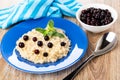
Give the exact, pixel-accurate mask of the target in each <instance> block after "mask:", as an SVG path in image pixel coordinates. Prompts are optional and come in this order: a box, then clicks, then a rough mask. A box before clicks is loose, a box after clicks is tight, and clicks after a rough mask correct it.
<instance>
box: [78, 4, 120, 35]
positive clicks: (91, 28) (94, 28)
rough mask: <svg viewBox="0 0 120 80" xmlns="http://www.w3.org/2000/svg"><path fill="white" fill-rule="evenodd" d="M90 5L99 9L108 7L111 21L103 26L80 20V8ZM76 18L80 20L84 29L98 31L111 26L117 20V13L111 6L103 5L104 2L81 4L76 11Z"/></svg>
mask: <svg viewBox="0 0 120 80" xmlns="http://www.w3.org/2000/svg"><path fill="white" fill-rule="evenodd" d="M90 7H94V8H100V9H108V10H109V11H110V13H111V16H112V18H113V21H112V22H111V23H109V24H107V25H103V26H92V25H88V24H85V23H84V22H82V21H81V20H80V14H81V11H82V10H84V9H87V8H90ZM76 18H77V20H78V21H79V22H80V24H81V26H82V27H83V28H84V29H86V30H88V31H90V32H93V33H99V32H102V31H105V30H107V29H109V28H110V27H111V25H112V24H113V23H114V22H115V21H116V20H117V18H118V14H117V12H116V10H115V9H113V8H112V7H110V6H108V5H105V4H87V5H83V6H82V7H80V9H79V10H78V11H77V12H76Z"/></svg>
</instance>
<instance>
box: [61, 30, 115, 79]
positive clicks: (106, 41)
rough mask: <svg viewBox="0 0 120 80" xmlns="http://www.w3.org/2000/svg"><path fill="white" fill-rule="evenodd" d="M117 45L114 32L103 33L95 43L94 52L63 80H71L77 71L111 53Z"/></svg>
mask: <svg viewBox="0 0 120 80" xmlns="http://www.w3.org/2000/svg"><path fill="white" fill-rule="evenodd" d="M116 44H117V37H116V34H115V33H114V32H108V33H105V34H104V35H103V36H102V37H101V38H100V39H99V40H98V42H97V45H96V48H95V50H94V52H93V53H92V54H91V55H90V56H89V57H88V58H87V59H85V60H84V61H83V62H82V63H81V64H80V65H79V66H78V67H77V68H76V69H75V70H74V71H73V72H71V73H70V74H69V75H68V76H66V77H65V78H64V79H63V80H73V79H74V77H75V76H76V75H77V74H78V73H79V71H80V70H81V69H82V68H83V67H84V66H85V65H86V64H87V63H88V62H89V61H90V60H92V59H93V58H95V57H97V56H100V55H103V54H105V53H107V52H109V51H111V50H112V49H113V48H114V47H115V45H116Z"/></svg>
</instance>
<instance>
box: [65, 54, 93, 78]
mask: <svg viewBox="0 0 120 80" xmlns="http://www.w3.org/2000/svg"><path fill="white" fill-rule="evenodd" d="M94 57H95V55H94V54H91V55H90V56H89V57H88V58H87V59H85V60H84V61H83V62H82V63H81V64H80V65H79V66H78V67H77V68H76V69H75V70H74V71H73V72H71V73H70V74H69V75H67V76H66V77H65V78H64V79H63V80H73V79H74V77H75V76H76V75H77V74H78V73H79V71H80V70H81V69H82V68H83V67H84V66H85V65H86V64H87V63H88V62H89V61H90V60H92V59H93V58H94Z"/></svg>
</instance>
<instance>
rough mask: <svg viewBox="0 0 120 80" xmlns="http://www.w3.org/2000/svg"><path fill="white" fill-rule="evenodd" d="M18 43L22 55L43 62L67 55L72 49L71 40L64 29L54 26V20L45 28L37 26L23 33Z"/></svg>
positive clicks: (18, 49)
mask: <svg viewBox="0 0 120 80" xmlns="http://www.w3.org/2000/svg"><path fill="white" fill-rule="evenodd" d="M16 44H17V45H16V49H17V51H19V53H20V55H21V57H23V58H25V59H27V60H29V61H31V62H34V63H41V64H42V63H48V62H55V61H57V60H58V59H60V58H63V57H65V56H67V54H68V52H69V49H70V40H69V39H68V37H67V36H66V35H65V34H64V31H63V30H61V29H57V28H54V22H53V21H52V20H50V21H49V22H48V24H47V27H46V28H45V29H42V28H35V29H32V30H31V31H29V32H27V33H25V34H23V35H22V37H20V38H19V39H18V40H17V42H16Z"/></svg>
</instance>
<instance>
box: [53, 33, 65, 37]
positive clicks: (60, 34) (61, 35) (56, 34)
mask: <svg viewBox="0 0 120 80" xmlns="http://www.w3.org/2000/svg"><path fill="white" fill-rule="evenodd" d="M53 36H58V37H60V38H64V35H63V34H62V33H58V32H56V33H55V34H54V35H53Z"/></svg>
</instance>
